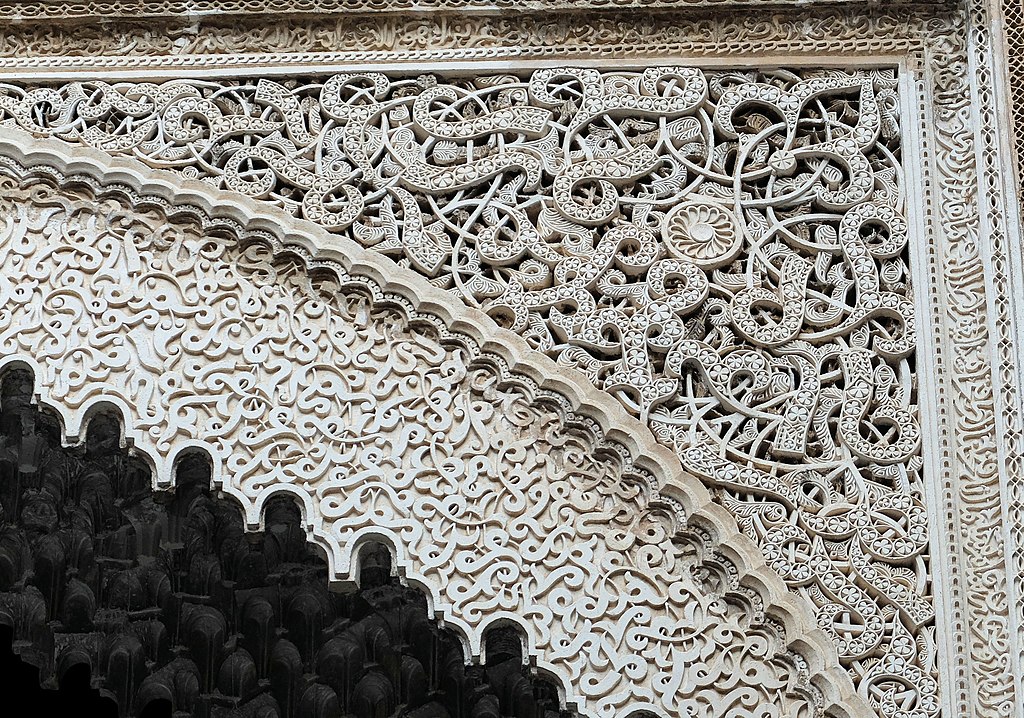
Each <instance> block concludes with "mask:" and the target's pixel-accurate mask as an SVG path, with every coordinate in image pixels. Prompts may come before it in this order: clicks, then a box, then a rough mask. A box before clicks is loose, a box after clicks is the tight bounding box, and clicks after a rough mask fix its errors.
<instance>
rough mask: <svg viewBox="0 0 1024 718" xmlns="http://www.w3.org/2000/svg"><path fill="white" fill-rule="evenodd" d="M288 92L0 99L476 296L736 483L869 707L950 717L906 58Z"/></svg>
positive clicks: (327, 84) (368, 78)
mask: <svg viewBox="0 0 1024 718" xmlns="http://www.w3.org/2000/svg"><path fill="white" fill-rule="evenodd" d="M285 82H286V84H281V83H280V82H275V81H273V80H268V79H265V78H264V79H259V80H257V81H254V82H246V83H211V82H208V81H203V82H201V81H176V82H166V83H160V84H155V83H117V84H113V85H111V84H108V83H104V82H88V83H81V82H75V83H70V84H65V85H60V86H55V87H52V88H51V87H42V88H33V89H29V90H24V89H22V88H20V87H18V86H13V85H7V86H4V85H0V93H2V94H0V112H2V113H3V114H0V119H2V118H4V117H10V118H13V120H14V121H15V122H16V123H17V125H18V126H19V127H21V128H22V129H27V130H30V131H32V132H33V133H34V134H37V135H51V136H55V137H59V138H62V139H65V140H70V141H75V142H85V143H87V144H90V145H92V146H94V147H96V148H98V149H101V150H104V151H106V152H109V153H111V154H129V155H133V156H136V157H139V158H141V159H142V160H143V161H144V162H146V163H147V164H148V165H150V166H152V167H164V168H169V169H175V170H178V171H179V172H180V173H181V174H183V175H184V176H186V177H197V178H200V179H202V180H204V181H207V182H208V183H209V184H210V185H212V186H213V187H216V188H217V189H220V190H228V191H232V192H237V193H240V194H244V195H246V196H248V197H251V198H253V199H257V200H265V201H270V202H273V203H274V204H276V205H278V206H281V207H283V208H284V209H286V210H288V211H289V212H291V213H294V214H295V215H297V216H299V217H302V218H304V219H306V220H308V221H311V222H314V223H315V224H318V225H320V226H321V227H324V228H326V229H329V230H331V231H332V232H336V233H339V234H341V235H343V236H346V237H348V238H350V239H352V240H353V241H355V242H358V243H359V244H361V245H363V246H365V247H370V248H373V249H374V250H376V251H379V252H381V253H384V254H387V255H389V256H393V257H394V258H395V259H396V260H397V261H398V262H399V263H400V264H402V265H403V266H409V267H411V268H413V269H414V270H416V271H417V272H419V273H421V274H423V275H424V276H426V277H428V278H429V279H430V280H431V282H432V283H433V284H435V286H439V287H442V288H444V289H448V290H449V291H450V292H451V293H452V294H454V295H455V296H456V297H458V298H459V299H461V300H462V301H464V302H465V303H466V304H468V305H469V306H477V307H480V308H482V309H483V310H484V311H485V312H487V314H489V315H490V316H491V317H492V318H494V319H495V320H496V321H498V323H499V324H503V325H505V326H506V327H507V328H508V329H510V330H512V331H513V332H515V333H516V334H519V335H521V336H523V337H525V338H526V339H527V341H528V342H529V343H530V344H531V346H533V347H534V348H536V349H538V350H540V351H543V352H544V353H546V354H548V355H549V356H551V357H552V358H553V359H556V360H557V361H558V362H559V363H560V364H562V365H564V366H569V367H572V368H574V369H576V370H578V371H580V372H582V373H583V374H585V375H586V376H587V377H588V378H589V379H590V380H591V382H592V383H593V384H594V385H595V386H597V387H600V388H601V389H604V390H605V391H607V392H609V393H610V394H612V395H613V396H615V397H616V398H617V399H619V401H621V402H622V403H623V405H624V406H626V407H627V408H628V409H629V410H630V411H631V412H632V413H634V414H635V415H636V416H638V417H639V418H640V419H641V420H643V421H645V422H646V423H647V424H648V425H649V426H650V428H651V430H652V431H653V433H654V435H655V436H656V437H657V438H658V439H659V441H661V442H662V443H663V444H665V445H666V446H668V447H670V448H671V449H672V450H673V452H674V453H675V454H676V455H677V456H678V457H679V460H680V461H681V463H682V465H683V467H684V468H685V469H686V470H688V471H689V472H691V473H692V474H694V475H696V476H699V477H701V478H702V479H704V480H705V481H707V482H708V483H709V484H710V485H712V486H715V487H718V488H720V489H722V490H723V493H722V495H721V501H722V502H723V504H724V505H725V506H726V507H727V508H729V509H730V510H731V511H732V513H733V514H734V515H735V516H736V517H737V519H738V520H739V522H740V526H741V527H742V528H743V530H744V531H745V532H746V533H747V534H749V535H750V536H751V537H752V538H754V539H755V540H756V541H757V542H758V544H759V545H760V546H761V547H762V551H763V553H764V555H765V557H766V559H767V560H768V562H769V565H771V566H772V567H773V568H774V569H775V570H776V571H778V573H779V574H780V575H781V576H782V577H783V578H784V579H785V580H786V582H787V583H788V584H789V585H790V586H791V588H793V590H795V591H799V592H800V593H802V594H803V595H804V596H806V597H807V598H808V600H809V601H810V602H812V603H813V605H814V606H815V607H816V613H817V621H818V625H819V626H820V627H821V628H822V629H823V630H824V631H826V632H827V633H828V634H829V635H830V636H831V637H832V639H833V643H834V644H835V646H836V649H837V651H838V654H839V657H840V660H841V661H842V662H843V663H844V665H846V666H848V667H849V668H850V670H851V672H852V673H853V675H854V677H855V680H856V681H857V683H858V685H859V686H860V688H861V691H862V693H863V694H865V695H866V696H873V697H876V698H878V699H880V702H879V707H880V709H881V710H882V712H883V713H892V712H893V711H895V710H897V708H896V705H897V704H898V702H899V701H896V700H895V699H890V700H893V701H894V702H893V705H892V706H888V705H886V703H885V700H884V699H883V698H882V697H883V696H885V695H887V694H888V693H889V692H890V691H892V692H894V694H895V695H900V696H904V695H905V696H909V697H910V698H909V700H911V702H912V703H913V704H914V705H915V706H917V710H919V711H920V713H919V714H920V715H922V716H927V715H932V714H934V713H935V712H936V711H937V710H938V699H937V686H936V683H935V679H934V677H933V676H932V675H930V674H931V655H932V654H933V653H934V646H933V644H932V641H931V637H930V634H929V632H928V631H927V630H924V629H926V627H928V626H930V625H931V623H932V619H933V617H934V612H933V609H932V605H931V601H930V596H929V584H928V575H929V571H928V566H927V542H928V525H927V520H926V516H925V510H924V505H923V500H922V498H923V488H922V486H921V483H920V467H921V457H920V447H921V435H920V427H919V423H918V419H917V414H918V412H917V405H916V377H915V375H914V372H913V370H912V366H911V364H910V358H911V357H912V355H913V352H914V350H915V348H916V344H917V336H916V321H915V316H914V308H913V304H912V296H911V279H910V276H909V272H908V268H907V262H908V256H907V242H908V237H909V232H908V226H907V221H906V219H905V216H904V213H903V209H904V189H903V182H902V177H903V173H902V171H901V169H900V167H899V162H898V156H899V153H900V150H901V147H900V144H899V139H900V133H899V122H898V114H899V103H898V97H897V94H896V92H895V88H896V78H895V75H894V73H893V71H891V70H873V71H859V72H845V71H839V70H824V71H813V70H806V71H802V72H794V71H777V72H773V73H752V72H745V73H743V72H731V71H725V72H716V73H705V72H701V71H700V70H697V69H695V68H692V67H678V66H675V67H674V66H654V67H649V68H647V69H645V70H643V71H642V72H641V71H637V72H622V71H619V72H601V71H599V70H597V69H593V68H574V67H554V68H544V69H540V70H535V71H533V72H532V73H529V74H525V73H524V74H523V75H522V76H516V75H509V74H504V75H483V76H478V77H473V78H472V79H463V80H447V81H446V80H445V79H444V78H438V77H436V76H432V75H430V76H420V77H415V76H411V77H398V78H389V77H388V76H386V75H384V74H382V73H376V72H363V73H339V74H334V75H330V76H328V77H326V78H312V79H311V80H310V81H308V82H307V81H303V82H295V81H285ZM901 700H905V699H901Z"/></svg>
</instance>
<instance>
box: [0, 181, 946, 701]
mask: <svg viewBox="0 0 1024 718" xmlns="http://www.w3.org/2000/svg"><path fill="white" fill-rule="evenodd" d="M0 197H2V199H0V203H2V208H3V209H2V212H0V217H3V225H2V228H0V297H2V300H3V301H2V302H0V306H2V309H0V355H2V356H4V357H7V358H10V357H21V358H23V359H24V361H26V362H28V363H29V364H30V365H31V366H33V367H34V371H35V373H36V378H35V381H36V391H37V393H38V394H39V395H40V396H41V397H42V399H43V401H44V402H46V403H49V404H51V405H55V406H59V407H60V411H61V413H62V414H64V415H65V421H69V419H68V417H69V416H78V417H79V419H78V420H80V419H81V415H80V414H81V412H86V411H88V410H89V408H90V407H91V406H93V405H94V404H95V402H97V401H98V400H102V401H103V402H104V403H105V404H106V405H109V404H110V403H114V404H115V405H116V406H117V407H118V408H119V409H120V410H121V411H122V412H123V413H124V414H125V421H126V425H127V428H126V432H127V434H128V436H130V437H131V440H132V442H133V444H134V446H135V447H136V448H137V449H138V450H139V451H141V452H142V453H143V454H145V455H147V456H149V457H150V459H151V460H152V461H154V462H155V464H156V466H157V477H156V478H157V480H158V482H160V483H164V484H166V483H167V482H168V481H169V480H170V477H169V476H167V475H165V474H167V473H168V472H169V471H170V470H171V465H172V463H171V459H173V458H174V457H177V456H180V455H182V453H183V452H189V451H194V450H196V449H197V448H202V450H204V451H205V452H206V453H208V454H209V456H210V457H211V459H212V461H213V465H214V476H215V477H219V479H218V480H219V481H220V482H221V483H222V488H223V490H224V491H225V492H227V493H230V494H231V495H232V496H234V497H235V498H237V499H238V500H239V501H240V502H241V503H242V507H243V510H244V513H245V515H246V517H247V522H248V524H249V525H250V526H251V525H253V522H254V520H256V519H257V518H258V517H259V515H260V511H261V508H262V507H263V506H264V504H265V503H266V501H267V500H269V499H270V498H271V497H272V496H278V495H280V494H281V492H288V494H289V495H291V496H294V497H296V498H298V499H299V501H300V502H301V503H302V504H303V505H304V507H305V509H304V515H305V521H306V522H307V524H308V526H309V527H310V530H311V532H312V536H313V538H314V540H316V541H317V542H318V543H320V545H322V546H323V547H324V548H325V549H326V550H327V552H328V554H329V565H330V566H331V568H332V570H335V571H337V570H338V568H339V566H344V565H347V563H348V561H349V560H350V555H349V554H350V553H351V552H352V551H353V550H354V549H355V547H356V546H357V545H358V543H359V542H360V541H361V540H362V539H363V538H365V537H367V536H369V537H371V538H373V539H374V540H378V539H379V538H381V537H382V536H383V537H385V538H387V539H388V540H391V541H393V544H394V545H395V546H396V547H397V548H398V550H399V560H400V562H401V563H402V564H403V567H404V569H405V571H406V574H407V575H408V576H409V578H410V580H415V581H416V582H417V583H419V584H421V585H423V586H424V587H425V588H426V589H427V590H428V592H429V595H430V602H431V605H432V608H433V610H434V612H435V613H436V614H437V615H439V616H442V617H444V619H445V621H446V623H448V624H449V625H450V626H454V627H457V628H458V629H459V630H460V631H461V632H462V633H463V634H464V636H465V637H466V638H467V640H468V642H469V645H471V646H473V645H476V646H479V645H480V641H481V635H482V632H483V631H484V630H486V629H487V628H488V627H489V626H490V625H493V624H494V623H495V621H498V620H501V619H505V620H511V621H514V622H516V623H517V624H518V625H519V626H520V627H521V628H522V629H523V630H524V631H525V634H526V636H527V641H528V646H529V647H530V649H531V654H532V655H534V656H536V657H537V660H538V665H539V666H540V667H541V668H543V669H545V670H546V671H550V672H551V673H552V674H553V675H554V676H556V677H557V678H558V679H559V681H560V682H561V684H562V686H563V688H564V689H565V690H566V691H567V696H566V698H567V700H568V701H569V702H570V705H575V706H576V707H577V708H578V710H579V711H580V712H581V713H582V714H584V715H619V714H622V715H625V714H629V713H632V712H633V711H635V710H637V709H638V708H643V707H645V706H646V707H649V708H651V709H653V710H655V711H657V712H658V713H659V714H662V715H691V716H707V717H708V718H711V716H720V715H723V714H728V715H736V716H745V715H750V716H754V715H757V716H775V715H778V716H811V715H817V714H820V713H821V711H822V704H821V701H820V694H819V693H818V692H817V691H816V690H812V689H811V688H810V687H809V686H808V685H807V680H808V673H807V668H806V663H805V662H804V660H803V659H802V658H801V657H800V656H799V655H797V654H795V653H791V652H787V651H786V649H785V644H784V642H783V640H782V638H781V637H780V636H779V634H778V629H777V628H776V627H774V626H773V624H772V623H770V622H765V621H763V620H761V619H760V618H759V617H758V612H759V611H760V608H759V607H758V606H757V605H756V602H755V603H754V604H753V605H752V604H751V603H748V600H749V598H746V597H745V594H743V593H738V592H736V591H734V590H733V587H732V583H731V578H730V575H729V572H728V569H727V568H726V567H725V566H724V565H722V567H720V568H717V569H716V568H715V566H716V564H715V563H714V562H709V561H702V560H701V557H700V553H701V551H702V548H701V546H702V542H701V540H700V538H699V537H697V538H691V539H689V540H687V539H686V534H685V533H680V532H681V531H683V530H684V521H685V517H684V516H683V515H682V514H683V512H682V507H681V506H680V505H678V504H677V503H676V502H675V501H674V500H673V499H672V498H670V497H669V496H668V495H659V494H658V493H656V491H655V490H656V487H654V486H652V481H651V479H650V477H649V476H645V475H644V474H643V473H642V472H640V471H638V470H635V469H634V468H633V467H631V466H630V465H628V463H627V462H626V461H625V460H624V458H623V456H622V455H621V454H618V453H616V452H615V451H614V450H613V449H611V448H605V449H602V448H601V446H600V445H599V444H595V443H594V442H593V441H592V439H591V438H590V437H589V436H588V434H587V432H586V431H585V430H582V429H580V428H577V429H571V428H569V427H567V425H566V423H565V420H564V419H563V418H562V416H561V415H560V413H559V412H558V411H556V410H555V408H553V407H549V406H545V405H543V404H540V403H537V402H535V401H533V400H532V399H531V397H530V394H529V392H528V391H526V390H525V389H523V388H521V387H517V386H515V385H510V384H509V383H507V382H503V381H501V379H500V376H499V374H498V372H497V371H496V369H495V368H493V366H489V365H487V364H485V363H479V362H476V363H474V362H470V361H468V359H467V357H466V356H465V354H464V350H463V349H460V348H457V347H452V346H449V345H445V344H442V343H440V342H439V341H438V338H437V337H436V336H434V334H433V333H432V330H430V329H429V328H414V327H412V326H410V325H409V323H408V321H407V320H406V319H405V318H404V317H403V315H402V314H401V312H400V311H399V310H398V309H395V308H388V307H381V306H376V305H375V304H374V303H373V302H372V301H371V300H370V299H369V298H368V293H369V291H368V290H369V287H368V286H367V283H366V281H365V280H363V281H362V282H361V283H360V282H358V281H357V280H355V279H354V278H350V277H347V276H346V275H344V274H343V273H342V274H332V273H331V272H330V271H328V270H327V269H326V268H323V269H320V270H315V271H314V272H313V273H312V274H311V273H310V270H309V269H308V268H307V267H305V266H303V264H302V263H301V262H299V261H296V260H294V259H292V260H288V259H285V258H281V259H275V258H274V251H273V250H272V248H271V247H270V246H269V245H268V244H265V243H262V242H258V241H257V242H252V243H249V244H247V245H244V246H239V245H238V244H237V242H236V240H235V239H234V238H233V237H232V236H231V233H230V232H229V231H226V230H223V229H221V230H217V229H215V228H207V229H206V230H200V226H199V225H198V224H196V223H187V222H171V221H168V219H167V217H166V215H165V214H164V213H163V212H162V211H159V210H157V209H155V208H153V209H150V210H149V211H143V210H141V209H140V207H139V206H132V205H130V204H128V205H126V204H123V203H121V202H119V201H117V200H114V199H109V198H108V199H98V198H96V197H94V196H90V195H89V194H88V193H82V192H79V193H77V194H76V193H74V192H72V191H71V190H68V189H62V190H60V191H58V190H55V189H53V188H52V187H51V186H50V185H48V184H46V183H45V182H43V183H40V181H39V179H38V178H34V179H30V180H28V181H26V183H25V184H24V185H23V186H19V183H18V182H16V181H15V180H13V179H9V178H5V179H4V180H3V181H2V191H0ZM150 206H151V207H152V205H150ZM73 421H74V420H73ZM907 642H908V644H906V645H909V644H910V643H912V639H910V638H909V637H908V638H907ZM901 645H903V644H899V643H898V642H894V644H893V646H894V647H895V646H901ZM906 645H903V648H902V649H901V650H903V651H904V655H905V654H906ZM872 667H873V670H872V673H871V675H870V676H869V677H868V679H867V680H866V685H865V689H866V692H868V693H870V694H872V695H874V691H875V690H877V691H878V695H879V696H880V700H881V703H880V705H881V707H882V708H883V710H885V711H886V712H887V713H890V714H892V715H903V714H902V713H900V712H899V711H900V710H901V702H900V698H899V696H898V693H899V691H894V690H893V689H894V687H896V686H898V687H899V690H903V689H904V688H905V687H909V686H914V685H917V686H922V687H923V688H924V689H925V691H926V693H927V690H928V687H929V682H930V681H931V678H930V677H929V676H927V675H923V674H922V672H921V671H919V670H918V669H916V668H915V666H914V665H913V664H912V663H911V662H910V661H908V660H905V659H904V658H902V656H901V655H900V654H899V653H898V652H897V651H895V650H890V651H889V653H888V654H886V655H885V656H884V657H883V658H881V660H877V661H874V662H872ZM931 689H932V690H934V686H932V687H931Z"/></svg>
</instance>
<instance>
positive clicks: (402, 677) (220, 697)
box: [0, 371, 568, 718]
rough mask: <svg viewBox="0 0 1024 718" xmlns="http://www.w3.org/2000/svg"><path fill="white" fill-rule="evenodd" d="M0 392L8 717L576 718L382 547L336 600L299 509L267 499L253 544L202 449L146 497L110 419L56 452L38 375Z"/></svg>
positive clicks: (145, 475)
mask: <svg viewBox="0 0 1024 718" xmlns="http://www.w3.org/2000/svg"><path fill="white" fill-rule="evenodd" d="M0 391H2V394H0V624H3V625H5V626H7V627H8V628H9V630H8V632H7V634H6V636H11V633H12V632H13V638H12V641H11V648H12V650H13V653H11V652H10V651H8V652H7V655H6V657H5V656H4V655H3V646H4V641H3V639H4V638H5V636H3V635H0V661H2V660H4V658H6V663H3V665H0V671H2V672H3V674H4V683H5V686H4V690H3V697H4V698H3V700H4V701H5V702H6V703H7V705H8V706H10V705H13V702H15V701H20V699H24V700H27V701H29V704H28V705H30V706H33V710H32V712H33V713H36V712H38V714H39V715H48V714H50V713H51V711H50V709H48V708H47V706H54V705H64V706H68V705H74V706H76V707H77V708H78V710H75V711H73V714H75V715H111V716H113V715H118V716H147V717H148V716H160V715H162V716H170V715H174V716H176V717H182V716H199V717H201V718H222V717H223V718H227V717H231V718H235V717H239V718H241V717H243V716H244V717H251V718H274V717H276V716H280V717H281V718H284V717H286V716H287V717H290V716H301V717H302V718H333V717H340V716H356V717H358V718H387V717H389V716H409V717H411V718H428V717H430V718H433V717H439V718H505V717H507V718H568V714H567V713H566V712H564V711H560V710H559V701H558V693H557V690H556V688H555V687H554V685H553V684H552V683H549V682H547V681H545V680H542V679H541V678H538V677H535V676H531V673H530V670H529V669H528V668H527V667H524V666H523V659H522V649H521V645H520V640H519V638H518V636H517V635H516V633H515V632H514V631H513V630H512V629H509V628H502V629H494V630H492V631H491V632H490V633H489V634H488V635H487V637H486V641H487V644H486V656H487V662H486V665H482V666H467V665H466V662H465V656H464V654H463V650H462V646H461V644H460V643H459V641H458V640H457V638H456V637H455V636H454V635H453V634H452V633H451V632H450V631H448V630H442V629H440V628H438V626H437V624H436V623H435V622H434V621H433V620H432V619H430V618H429V617H428V615H427V606H426V600H425V598H424V596H423V595H421V594H420V593H419V591H417V590H415V589H413V588H409V587H406V586H402V585H401V584H400V583H399V582H398V580H397V579H395V578H393V577H392V575H391V566H390V561H391V560H390V555H389V553H388V551H387V550H386V549H384V548H383V547H380V546H373V547H370V548H368V549H367V551H366V554H365V555H364V556H363V557H362V566H363V567H362V570H361V573H360V579H361V588H360V589H359V591H358V592H355V593H352V594H339V593H333V592H331V591H329V590H328V588H327V569H326V565H325V563H324V561H323V560H322V559H321V558H320V557H319V556H318V555H317V554H316V553H315V551H314V550H313V549H312V547H311V545H310V544H308V543H307V542H306V537H305V534H304V533H303V531H302V529H301V524H300V517H299V512H298V509H297V507H296V506H295V505H294V504H293V503H292V502H291V501H289V500H285V499H281V500H277V501H273V502H271V503H270V504H269V505H268V507H267V509H266V531H265V532H263V533H260V534H246V533H244V531H243V530H242V521H241V514H240V512H239V509H238V507H237V506H236V505H235V504H233V503H232V502H231V501H230V500H229V499H227V498H223V497H218V496H217V495H216V493H215V492H211V491H210V489H209V481H210V473H209V467H208V465H207V463H206V461H205V460H204V459H202V458H201V457H195V458H192V459H187V460H185V461H183V462H182V463H181V465H180V467H179V469H178V473H177V488H176V490H175V491H174V492H173V494H171V493H168V494H166V495H162V494H160V493H158V492H157V493H155V492H152V491H151V490H150V473H149V470H148V468H147V467H146V465H145V464H144V463H143V462H142V461H141V460H139V459H138V458H135V457H132V456H130V455H129V453H128V452H127V451H126V450H124V449H122V448H121V447H120V439H119V437H120V426H119V424H118V420H117V418H115V417H109V416H99V417H96V418H95V419H93V421H92V422H91V423H90V425H89V431H88V435H87V437H86V441H85V443H84V446H82V447H78V448H74V449H66V448H62V447H61V445H60V430H59V425H58V424H57V422H56V421H55V420H54V419H53V418H51V417H49V416H47V415H46V414H43V413H40V412H38V411H37V410H36V409H35V407H34V406H32V404H31V401H30V399H31V392H32V376H31V375H30V374H29V373H27V372H24V371H12V372H8V373H7V374H6V375H5V376H4V377H3V381H2V390H0ZM40 684H41V685H42V687H43V688H45V689H52V690H43V691H40V689H39V685H40ZM58 688H62V690H59V691H58V690H57V689H58ZM55 701H56V703H55ZM35 706H38V707H39V710H38V711H36V710H35ZM0 713H4V714H5V715H6V714H7V713H6V711H4V710H0Z"/></svg>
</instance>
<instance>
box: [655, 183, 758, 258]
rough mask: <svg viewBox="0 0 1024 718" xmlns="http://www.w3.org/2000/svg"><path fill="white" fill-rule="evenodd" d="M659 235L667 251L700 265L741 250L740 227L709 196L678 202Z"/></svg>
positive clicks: (732, 254)
mask: <svg viewBox="0 0 1024 718" xmlns="http://www.w3.org/2000/svg"><path fill="white" fill-rule="evenodd" d="M661 231H662V236H663V237H664V239H665V244H666V246H667V248H668V251H669V253H670V254H672V255H673V256H675V257H678V258H679V259H685V260H686V261H688V262H693V263H694V264H696V265H697V266H698V267H700V268H701V269H715V268H717V267H722V266H724V265H726V264H728V263H729V262H731V261H732V260H733V259H734V258H735V257H736V255H737V254H738V253H739V250H740V244H741V242H740V239H741V237H740V231H739V227H738V226H737V224H736V219H735V217H734V216H733V214H732V212H731V211H730V210H729V209H727V208H725V207H723V206H722V205H720V204H718V203H716V202H713V201H710V200H690V201H688V202H682V203H680V204H677V205H676V206H675V207H673V208H672V209H671V210H669V212H668V215H667V216H666V217H665V224H664V225H663V226H662V230H661Z"/></svg>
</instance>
